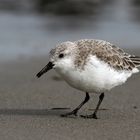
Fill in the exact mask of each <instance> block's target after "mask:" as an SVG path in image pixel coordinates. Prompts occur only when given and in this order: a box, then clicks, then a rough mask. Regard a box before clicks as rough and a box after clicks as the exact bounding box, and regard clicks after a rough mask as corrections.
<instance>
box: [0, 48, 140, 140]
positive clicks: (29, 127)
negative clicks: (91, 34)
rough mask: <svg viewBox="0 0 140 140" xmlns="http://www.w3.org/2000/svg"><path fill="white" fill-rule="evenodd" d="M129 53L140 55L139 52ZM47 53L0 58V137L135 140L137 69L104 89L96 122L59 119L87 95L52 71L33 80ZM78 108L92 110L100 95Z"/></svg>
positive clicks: (139, 127)
mask: <svg viewBox="0 0 140 140" xmlns="http://www.w3.org/2000/svg"><path fill="white" fill-rule="evenodd" d="M128 52H131V53H134V54H137V55H140V50H131V51H130V50H129V51H128ZM47 59H48V58H47V56H34V57H31V58H30V57H19V58H18V59H16V60H11V61H5V62H4V61H0V66H1V68H0V139H2V140H9V139H10V140H19V139H20V140H27V139H28V140H47V139H49V140H58V139H60V140H71V139H73V140H79V139H80V140H85V139H87V140H93V139H95V140H109V139H110V140H139V139H140V73H139V74H135V75H133V76H132V77H131V78H130V79H129V80H128V81H127V83H126V84H124V85H123V86H120V87H117V88H115V89H113V90H112V91H110V92H108V93H105V99H104V101H103V104H102V106H101V110H100V111H99V112H98V117H99V119H98V120H94V119H83V118H80V117H71V118H62V117H60V114H62V113H66V112H68V111H70V110H71V109H73V108H74V107H76V106H77V105H78V104H79V103H80V102H81V101H82V100H83V99H84V97H85V94H84V93H83V92H81V91H78V90H76V89H73V88H71V87H70V86H68V85H67V84H66V83H65V82H64V81H63V80H62V79H60V78H59V77H58V76H57V75H56V73H55V72H54V71H50V72H49V73H47V74H46V75H44V76H43V77H42V78H40V79H37V78H36V77H35V75H36V73H37V72H38V71H39V70H40V69H41V68H42V67H43V66H44V65H45V64H46V63H47ZM90 95H91V100H90V102H89V103H88V104H86V105H85V106H84V107H83V108H82V109H81V110H80V112H79V114H90V113H91V112H92V111H93V110H94V108H95V106H96V104H97V101H98V95H96V94H90Z"/></svg>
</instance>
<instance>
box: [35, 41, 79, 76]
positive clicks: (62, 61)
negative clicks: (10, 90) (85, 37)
mask: <svg viewBox="0 0 140 140" xmlns="http://www.w3.org/2000/svg"><path fill="white" fill-rule="evenodd" d="M75 46H76V44H75V43H73V42H70V41H67V42H63V43H61V44H59V45H58V46H56V48H54V49H52V50H51V51H50V59H49V62H48V64H47V65H46V66H45V67H44V68H43V69H42V70H41V71H40V72H39V73H38V74H37V75H36V76H37V77H38V78H39V77H41V76H42V75H43V74H44V73H46V72H47V71H49V70H51V69H56V70H57V71H61V70H65V69H70V68H72V67H73V61H72V60H74V53H75V51H74V50H75Z"/></svg>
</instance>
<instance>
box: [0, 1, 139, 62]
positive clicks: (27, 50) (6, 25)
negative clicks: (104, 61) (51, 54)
mask: <svg viewBox="0 0 140 140" xmlns="http://www.w3.org/2000/svg"><path fill="white" fill-rule="evenodd" d="M135 12H136V8H135V7H134V6H132V5H130V3H129V1H127V0H118V1H115V2H113V3H112V4H110V5H107V6H105V7H104V8H103V9H102V11H101V12H100V14H99V15H96V16H93V17H87V18H85V17H84V18H77V17H62V16H61V17H59V16H50V15H44V16H41V15H38V14H33V13H32V14H27V13H26V14H18V13H10V12H1V13H0V31H1V33H0V56H1V59H8V60H9V59H13V58H17V57H18V56H31V55H36V54H47V53H48V51H49V50H50V49H51V48H53V47H54V46H55V45H56V44H57V43H59V42H62V41H66V40H72V41H73V40H78V39H82V38H97V39H103V40H107V41H110V42H112V43H115V44H117V45H118V46H120V47H122V48H131V47H133V48H140V39H139V37H140V24H139V22H137V20H134V19H137V18H138V17H135V18H134V16H135V15H136V13H135Z"/></svg>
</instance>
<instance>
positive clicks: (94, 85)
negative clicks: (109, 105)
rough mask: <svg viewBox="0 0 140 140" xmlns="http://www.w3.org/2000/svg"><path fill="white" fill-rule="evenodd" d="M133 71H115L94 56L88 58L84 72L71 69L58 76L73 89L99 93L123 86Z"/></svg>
mask: <svg viewBox="0 0 140 140" xmlns="http://www.w3.org/2000/svg"><path fill="white" fill-rule="evenodd" d="M132 73H133V71H132V72H130V71H117V70H115V69H113V68H111V67H110V66H109V65H108V64H106V63H105V62H103V61H100V60H99V59H98V58H97V57H96V56H90V58H89V62H88V63H87V65H86V66H85V68H84V70H78V69H72V70H70V69H69V70H67V69H66V68H65V72H63V71H61V72H60V71H59V74H60V75H61V76H62V77H63V78H64V79H65V81H66V82H67V83H68V84H69V85H71V86H72V87H74V88H77V89H79V90H82V91H85V92H93V93H94V92H95V93H101V92H104V91H106V90H110V89H112V88H113V87H115V86H118V85H121V84H123V83H124V82H125V81H126V80H127V79H128V78H129V77H130V76H131V75H132Z"/></svg>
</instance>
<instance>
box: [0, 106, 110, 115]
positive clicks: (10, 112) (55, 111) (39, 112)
mask: <svg viewBox="0 0 140 140" xmlns="http://www.w3.org/2000/svg"><path fill="white" fill-rule="evenodd" d="M70 110H71V109H70V108H51V109H0V115H39V116H40V115H46V116H53V115H54V116H58V115H61V114H65V113H67V112H70ZM88 110H89V111H94V110H95V109H88ZM106 110H108V109H105V108H102V109H99V111H106Z"/></svg>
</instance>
